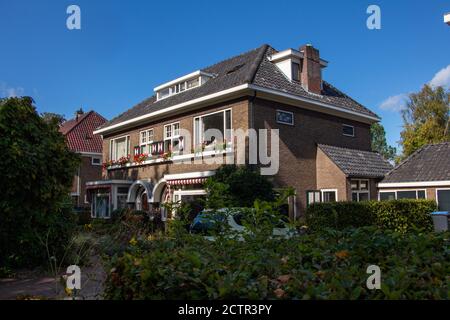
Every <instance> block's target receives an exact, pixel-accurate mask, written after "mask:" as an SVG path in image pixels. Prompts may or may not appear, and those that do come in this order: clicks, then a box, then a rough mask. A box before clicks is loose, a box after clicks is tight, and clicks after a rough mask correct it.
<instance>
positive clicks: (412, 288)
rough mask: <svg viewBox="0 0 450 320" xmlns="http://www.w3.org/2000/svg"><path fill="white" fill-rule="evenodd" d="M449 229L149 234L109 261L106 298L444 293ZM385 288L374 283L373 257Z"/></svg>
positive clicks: (358, 296) (417, 296) (422, 296)
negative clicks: (212, 237)
mask: <svg viewBox="0 0 450 320" xmlns="http://www.w3.org/2000/svg"><path fill="white" fill-rule="evenodd" d="M449 235H450V234H449V233H445V234H444V233H442V234H434V233H419V232H410V233H407V234H404V235H401V234H399V233H397V232H395V231H391V230H380V229H378V228H376V227H363V228H359V229H348V230H345V231H336V230H330V229H328V230H324V231H321V232H317V233H314V234H307V235H304V236H297V237H295V238H291V239H273V238H266V240H262V239H261V238H255V239H253V240H252V239H251V238H249V239H247V240H246V241H238V240H234V239H232V238H229V237H223V238H222V237H218V238H217V239H216V241H207V240H205V239H204V238H203V237H200V236H188V237H185V238H184V241H182V242H180V241H177V240H176V239H170V238H165V239H156V240H152V241H146V242H145V245H143V246H142V248H144V247H145V250H143V249H139V248H138V249H136V247H134V249H129V250H127V252H126V253H124V254H123V255H122V256H120V257H118V256H116V257H115V258H113V259H112V260H111V262H110V272H109V274H108V277H107V280H106V283H105V298H107V299H178V300H180V299H447V298H448V270H449V268H450V259H449V258H450V257H449V251H448V245H449V240H448V239H449ZM372 264H375V265H378V266H379V267H380V268H381V272H382V276H381V290H369V289H367V287H366V280H367V277H368V276H369V275H368V274H367V273H366V270H367V267H368V266H369V265H372Z"/></svg>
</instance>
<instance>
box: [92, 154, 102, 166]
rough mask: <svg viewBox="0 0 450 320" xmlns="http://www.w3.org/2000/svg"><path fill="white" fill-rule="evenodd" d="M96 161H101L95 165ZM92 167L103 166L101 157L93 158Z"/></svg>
mask: <svg viewBox="0 0 450 320" xmlns="http://www.w3.org/2000/svg"><path fill="white" fill-rule="evenodd" d="M94 159H97V160H99V162H98V163H94ZM91 165H93V166H101V165H102V157H100V156H93V157H91Z"/></svg>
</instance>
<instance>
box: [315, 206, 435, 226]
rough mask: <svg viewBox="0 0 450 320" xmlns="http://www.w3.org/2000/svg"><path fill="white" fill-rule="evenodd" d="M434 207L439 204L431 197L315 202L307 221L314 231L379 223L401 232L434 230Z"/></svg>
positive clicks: (378, 224) (377, 224)
mask: <svg viewBox="0 0 450 320" xmlns="http://www.w3.org/2000/svg"><path fill="white" fill-rule="evenodd" d="M434 210H436V203H435V202H434V201H430V200H407V199H404V200H391V201H364V202H329V203H315V204H313V205H311V206H310V207H308V209H307V211H306V221H307V224H308V227H310V228H311V229H312V230H319V229H323V228H333V229H337V230H342V229H344V228H348V227H362V226H370V225H375V226H379V227H382V228H386V229H391V230H396V231H399V232H407V231H411V230H413V229H416V228H418V229H424V230H428V231H430V230H432V220H431V216H430V213H431V212H433V211H434Z"/></svg>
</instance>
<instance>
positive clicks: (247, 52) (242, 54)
mask: <svg viewBox="0 0 450 320" xmlns="http://www.w3.org/2000/svg"><path fill="white" fill-rule="evenodd" d="M265 45H266V44H263V45H261V46H259V47H256V48H253V49H250V50H248V51H246V52H243V53H240V54H237V55H235V56H231V57H228V58H226V59H223V60H221V61H218V62H216V63H214V64H212V65H209V66H207V67H204V68H201V69H200V70H201V71H204V70H206V69H210V68H213V67H215V66H217V65H219V64H221V63H224V62H225V61H228V60H231V59H236V58H238V57H242V56H245V55H247V54H249V53H250V52H253V51H257V50H260V49H261V48H262V47H263V46H265Z"/></svg>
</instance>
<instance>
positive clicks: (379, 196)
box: [378, 188, 437, 202]
mask: <svg viewBox="0 0 450 320" xmlns="http://www.w3.org/2000/svg"><path fill="white" fill-rule="evenodd" d="M399 191H415V192H416V200H417V199H419V197H418V196H419V194H418V192H419V191H424V193H425V198H424V199H428V196H427V190H426V189H420V188H419V189H417V188H412V189H383V190H379V191H378V201H381V194H382V193H387V192H389V193H391V192H394V193H395V200H397V199H398V197H397V192H399ZM420 199H422V198H420ZM436 202H437V193H436Z"/></svg>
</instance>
